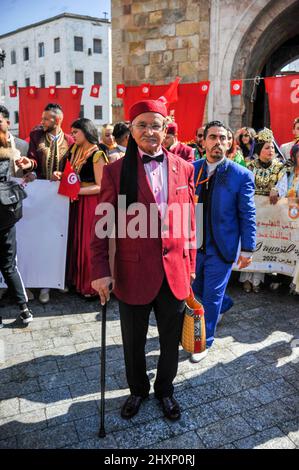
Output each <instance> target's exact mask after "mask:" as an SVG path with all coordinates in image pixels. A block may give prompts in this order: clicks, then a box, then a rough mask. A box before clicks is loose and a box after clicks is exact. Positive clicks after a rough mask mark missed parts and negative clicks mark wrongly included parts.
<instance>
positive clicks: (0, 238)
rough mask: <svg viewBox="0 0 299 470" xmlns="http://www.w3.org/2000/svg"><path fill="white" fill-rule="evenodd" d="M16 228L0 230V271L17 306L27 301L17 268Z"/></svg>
mask: <svg viewBox="0 0 299 470" xmlns="http://www.w3.org/2000/svg"><path fill="white" fill-rule="evenodd" d="M16 257H17V240H16V226H15V225H14V226H13V227H11V228H9V229H7V230H0V271H1V272H2V275H3V277H4V280H5V282H6V284H7V287H8V289H9V291H10V292H11V294H12V295H13V297H14V298H15V300H16V301H17V303H18V304H19V305H22V304H25V303H26V302H27V301H28V298H27V294H26V291H25V287H24V284H23V281H22V278H21V275H20V273H19V270H18V267H17V261H16Z"/></svg>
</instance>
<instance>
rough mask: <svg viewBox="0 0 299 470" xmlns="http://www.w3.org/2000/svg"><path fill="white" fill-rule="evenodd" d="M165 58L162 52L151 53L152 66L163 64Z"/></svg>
mask: <svg viewBox="0 0 299 470" xmlns="http://www.w3.org/2000/svg"><path fill="white" fill-rule="evenodd" d="M162 58H163V53H162V52H151V53H150V64H161V62H162Z"/></svg>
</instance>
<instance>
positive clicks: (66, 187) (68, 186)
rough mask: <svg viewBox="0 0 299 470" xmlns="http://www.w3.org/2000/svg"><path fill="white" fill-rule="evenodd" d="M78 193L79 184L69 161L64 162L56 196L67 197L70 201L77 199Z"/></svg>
mask: <svg viewBox="0 0 299 470" xmlns="http://www.w3.org/2000/svg"><path fill="white" fill-rule="evenodd" d="M79 191H80V182H79V179H78V176H77V175H76V173H75V172H74V170H73V168H72V165H71V164H70V162H69V160H67V161H66V165H65V169H64V172H63V173H62V176H61V181H60V185H59V188H58V194H61V195H62V196H67V197H69V198H70V199H71V200H72V201H73V200H75V199H78V194H79Z"/></svg>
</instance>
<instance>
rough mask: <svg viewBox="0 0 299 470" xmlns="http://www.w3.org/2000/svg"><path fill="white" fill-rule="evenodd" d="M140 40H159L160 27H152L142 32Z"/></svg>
mask: <svg viewBox="0 0 299 470" xmlns="http://www.w3.org/2000/svg"><path fill="white" fill-rule="evenodd" d="M141 34H142V38H143V39H161V36H162V34H161V33H160V27H159V26H154V27H149V26H148V27H147V28H146V29H144V30H143V31H142V32H141Z"/></svg>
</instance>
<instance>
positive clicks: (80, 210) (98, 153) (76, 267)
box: [66, 145, 108, 295]
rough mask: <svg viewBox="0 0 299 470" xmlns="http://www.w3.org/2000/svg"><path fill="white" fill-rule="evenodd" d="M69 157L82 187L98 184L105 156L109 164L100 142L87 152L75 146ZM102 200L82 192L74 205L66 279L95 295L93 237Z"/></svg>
mask: <svg viewBox="0 0 299 470" xmlns="http://www.w3.org/2000/svg"><path fill="white" fill-rule="evenodd" d="M68 158H69V160H70V162H71V165H72V167H73V169H74V170H75V172H76V173H77V175H78V176H79V178H80V184H81V187H84V186H91V185H94V184H96V182H95V176H94V169H93V165H94V163H97V162H98V161H99V160H100V159H101V158H102V159H104V161H105V163H106V164H107V163H108V159H107V156H106V155H105V153H104V152H103V151H102V150H99V148H98V146H97V145H94V146H93V147H91V148H90V149H88V150H87V151H85V152H83V149H82V148H81V147H79V146H77V145H73V146H72V147H71V149H70V152H69V157H68ZM98 203H99V194H92V195H79V196H78V200H76V201H73V202H72V203H71V208H70V220H69V236H68V255H67V274H66V279H67V284H68V285H70V286H74V287H75V288H76V291H77V292H78V293H80V294H83V295H95V291H94V290H93V289H92V287H91V260H90V240H91V235H92V233H91V231H92V225H93V220H94V216H95V209H96V206H97V205H98Z"/></svg>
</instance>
